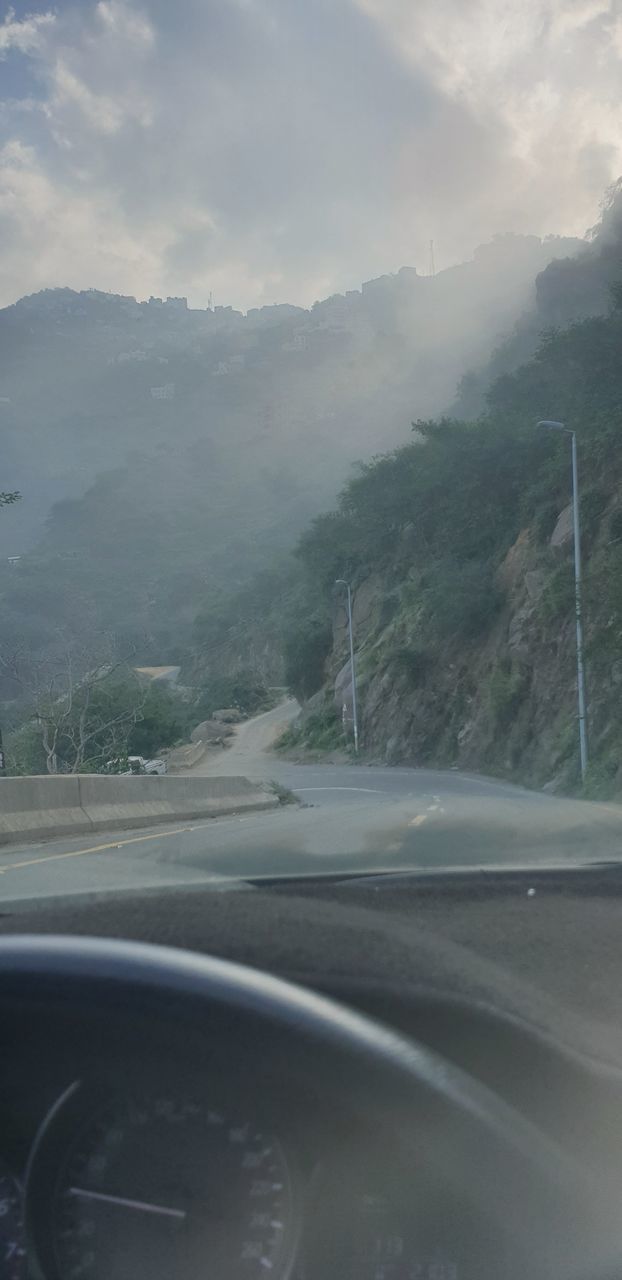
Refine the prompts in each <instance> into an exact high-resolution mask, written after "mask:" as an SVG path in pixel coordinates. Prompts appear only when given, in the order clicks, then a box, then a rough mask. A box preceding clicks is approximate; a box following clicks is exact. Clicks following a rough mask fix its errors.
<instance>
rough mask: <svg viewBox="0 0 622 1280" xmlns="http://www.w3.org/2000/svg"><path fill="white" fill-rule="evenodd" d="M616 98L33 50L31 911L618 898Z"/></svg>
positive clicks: (28, 213)
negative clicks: (363, 892) (606, 877)
mask: <svg viewBox="0 0 622 1280" xmlns="http://www.w3.org/2000/svg"><path fill="white" fill-rule="evenodd" d="M621 60H622V27H621V25H620V18H619V14H618V6H617V4H616V3H614V2H613V0H591V2H588V0H564V3H561V2H560V0H530V2H529V3H528V2H527V0H522V2H520V0H519V3H518V4H516V5H514V6H513V7H510V8H508V6H507V5H505V4H502V3H501V2H500V0H499V3H492V4H491V3H487V4H484V3H479V2H478V0H471V2H469V3H464V2H463V0H448V3H445V4H442V5H438V4H436V3H427V2H423V3H419V4H417V5H413V4H411V3H407V2H406V0H333V3H331V4H326V3H324V0H306V3H305V4H295V5H291V4H287V3H283V2H282V0H230V2H229V3H224V2H222V3H221V2H219V0H214V2H213V3H212V2H211V0H210V3H195V2H194V0H188V2H187V3H184V4H183V5H181V6H180V7H178V6H175V5H173V6H171V5H167V4H164V3H161V0H84V2H83V3H79V4H78V3H74V2H72V0H60V2H59V3H57V4H55V5H54V6H53V7H51V6H48V5H47V4H46V3H44V2H43V0H41V2H39V0H32V3H26V2H23V3H22V2H21V0H19V2H18V3H15V4H13V5H12V6H11V7H10V8H8V9H6V10H5V12H4V15H3V17H2V20H1V22H0V97H1V104H2V111H1V114H0V131H1V133H2V138H1V139H0V219H1V225H2V236H1V237H0V257H1V262H2V272H1V274H0V307H1V308H2V309H1V310H0V442H1V447H0V491H1V492H0V729H1V740H0V747H1V752H0V899H2V898H7V897H13V898H19V897H28V898H37V897H42V898H44V897H46V896H47V895H49V894H51V893H60V892H72V891H78V890H88V891H100V890H104V889H117V888H118V889H122V888H126V887H142V886H150V885H152V886H155V885H160V886H161V885H171V886H173V885H175V884H180V883H185V884H186V883H188V884H194V883H199V884H200V883H204V882H209V881H211V880H214V882H215V883H218V880H219V878H220V877H223V876H224V877H231V876H233V877H248V876H252V877H257V876H268V877H272V876H281V875H299V874H300V875H303V874H304V875H309V874H323V873H325V872H330V873H339V874H341V873H344V872H355V871H382V870H385V871H386V870H392V871H395V870H400V871H403V870H409V869H417V870H426V871H430V870H437V869H439V868H440V869H442V868H450V867H460V868H462V869H465V868H475V867H480V866H492V865H494V866H509V865H511V866H516V865H525V864H527V865H529V866H548V865H550V864H552V863H564V864H566V863H568V862H575V863H577V862H578V863H583V862H587V861H593V860H609V859H618V858H619V857H620V855H621V854H622V821H621V819H622V809H620V808H619V807H618V802H619V800H620V798H621V797H622V728H621V725H622V714H621V713H622V505H621V503H620V475H621V474H622V417H621V414H622V409H621V406H622V362H621V361H620V358H619V355H620V344H621V339H622V178H620V174H621V173H622V144H621V142H620V131H619V88H620V74H621V65H620V64H621ZM619 450H621V453H620V457H618V451H619Z"/></svg>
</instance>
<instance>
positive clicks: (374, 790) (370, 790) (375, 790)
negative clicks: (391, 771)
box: [293, 787, 390, 796]
mask: <svg viewBox="0 0 622 1280" xmlns="http://www.w3.org/2000/svg"><path fill="white" fill-rule="evenodd" d="M293 791H294V792H295V794H296V795H298V793H299V792H302V791H365V792H367V794H368V795H370V796H388V795H389V794H390V793H389V792H388V791H381V790H380V788H379V787H294V788H293Z"/></svg>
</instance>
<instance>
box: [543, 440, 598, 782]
mask: <svg viewBox="0 0 622 1280" xmlns="http://www.w3.org/2000/svg"><path fill="white" fill-rule="evenodd" d="M537 425H538V426H539V427H545V428H547V430H549V431H561V432H562V434H563V435H566V436H570V441H571V448H572V525H573V532H574V598H575V619H576V628H577V698H578V703H579V750H580V753H581V777H582V779H583V781H584V782H585V775H586V773H587V725H586V710H585V673H584V669H583V623H582V621H581V532H580V528H579V474H578V469H577V436H576V432H574V431H572V430H571V429H570V427H567V426H566V424H565V422H552V421H550V420H549V419H548V418H544V419H543V420H542V421H541V422H538V424H537Z"/></svg>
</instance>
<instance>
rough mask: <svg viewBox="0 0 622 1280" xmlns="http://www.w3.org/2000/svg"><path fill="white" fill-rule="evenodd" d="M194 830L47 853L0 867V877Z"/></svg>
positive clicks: (191, 828) (170, 832)
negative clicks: (28, 868)
mask: <svg viewBox="0 0 622 1280" xmlns="http://www.w3.org/2000/svg"><path fill="white" fill-rule="evenodd" d="M189 830H195V828H194V827H177V829H176V830H175V831H154V832H153V834H152V835H148V836H132V837H131V838H130V839H129V840H111V841H110V843H109V844H94V845H93V846H92V847H91V848H90V849H71V850H70V851H69V852H68V853H49V854H48V855H47V857H45V858H28V859H27V860H26V861H24V862H12V863H11V865H10V866H8V867H0V876H3V875H5V874H6V872H7V871H17V870H18V869H19V868H20V867H36V866H38V865H39V863H41V862H58V860H59V859H60V858H81V857H82V856H83V854H85V853H102V852H103V850H104V849H122V848H123V845H126V844H139V843H140V842H141V841H142V840H165V839H166V837H167V836H180V835H183V833H184V831H189Z"/></svg>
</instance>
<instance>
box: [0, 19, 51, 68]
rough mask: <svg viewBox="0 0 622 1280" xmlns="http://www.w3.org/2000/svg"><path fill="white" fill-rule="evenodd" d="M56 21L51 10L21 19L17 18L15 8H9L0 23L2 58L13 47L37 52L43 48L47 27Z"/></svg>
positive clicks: (0, 52)
mask: <svg viewBox="0 0 622 1280" xmlns="http://www.w3.org/2000/svg"><path fill="white" fill-rule="evenodd" d="M54 21H55V15H54V14H53V13H51V12H48V13H33V14H29V15H28V16H27V17H25V18H21V19H20V18H16V16H15V10H14V9H9V10H8V12H7V14H6V15H5V18H4V21H3V22H2V23H1V24H0V58H5V57H6V55H7V53H9V52H10V50H12V49H15V50H17V51H18V52H19V53H35V52H36V50H37V49H40V48H41V45H42V42H43V38H44V35H45V31H46V28H49V27H51V25H52V23H53V22H54Z"/></svg>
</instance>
